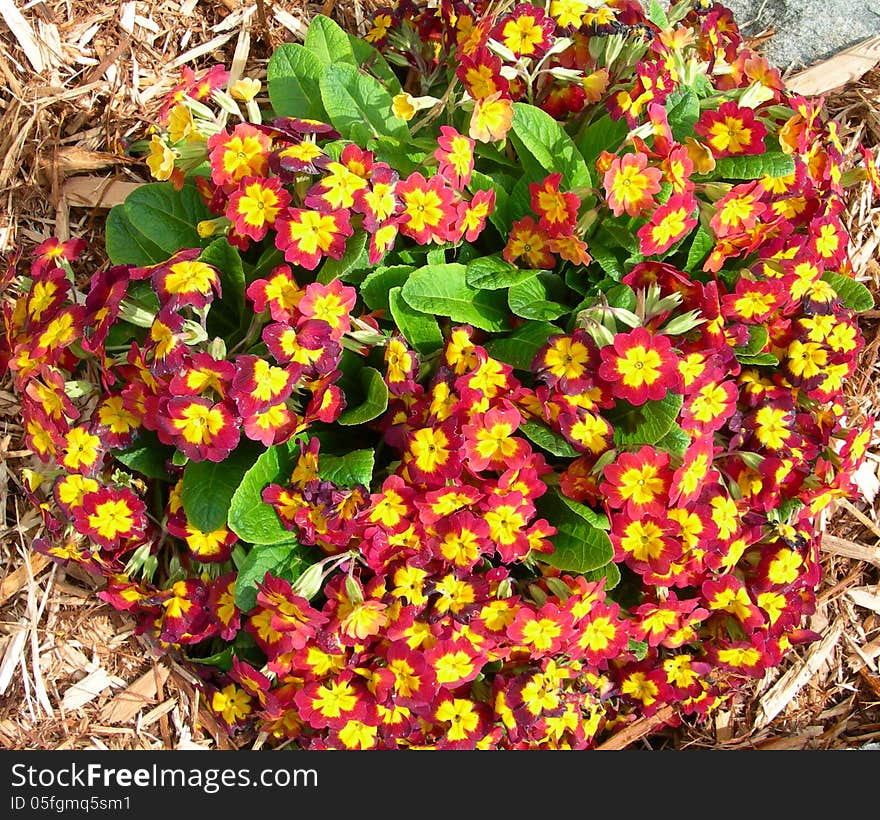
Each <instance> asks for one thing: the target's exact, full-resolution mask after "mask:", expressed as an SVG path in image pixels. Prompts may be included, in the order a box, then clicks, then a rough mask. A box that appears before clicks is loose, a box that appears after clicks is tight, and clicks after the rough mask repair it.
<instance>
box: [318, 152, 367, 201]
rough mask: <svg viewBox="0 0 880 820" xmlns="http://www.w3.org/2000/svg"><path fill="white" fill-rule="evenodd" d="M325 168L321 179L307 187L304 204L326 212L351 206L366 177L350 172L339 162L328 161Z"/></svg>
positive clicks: (365, 181) (364, 184) (364, 185)
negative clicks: (307, 191)
mask: <svg viewBox="0 0 880 820" xmlns="http://www.w3.org/2000/svg"><path fill="white" fill-rule="evenodd" d="M326 170H327V173H326V175H325V176H324V177H322V178H321V181H320V182H318V183H317V184H316V185H314V186H312V188H310V189H309V193H308V196H306V198H305V202H304V204H305V206H306V207H307V208H315V209H316V210H319V211H326V212H328V213H332V212H334V211H340V210H346V209H348V208H351V207H352V206H353V205H354V202H355V195H356V194H357V192H358V191H361V190H363V189H365V188H366V187H367V184H368V183H367V180H366V178H365V177H362V176H359V175H358V174H355V173H352V171H351V170H350V169H349V168H348V167H346V166H345V165H343V164H342V163H341V162H330V163H328V164H327V169H326Z"/></svg>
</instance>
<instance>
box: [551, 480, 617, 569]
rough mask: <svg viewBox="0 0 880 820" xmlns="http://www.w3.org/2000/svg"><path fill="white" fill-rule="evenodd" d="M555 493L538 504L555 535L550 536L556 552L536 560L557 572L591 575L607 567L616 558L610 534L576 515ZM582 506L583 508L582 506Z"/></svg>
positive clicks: (561, 497)
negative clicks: (565, 571) (587, 573)
mask: <svg viewBox="0 0 880 820" xmlns="http://www.w3.org/2000/svg"><path fill="white" fill-rule="evenodd" d="M567 500H569V499H565V498H564V496H562V495H560V494H559V493H558V492H557V491H556V490H551V491H549V492H547V493H545V494H544V495H543V496H541V498H539V499H538V500H537V502H536V506H537V509H538V514H539V515H540V516H541V517H542V518H546V519H547V521H549V522H550V523H551V524H552V525H553V526H554V527H556V530H557V532H556V534H555V535H552V536H550V541H551V543H552V544H553V547H554V549H553V552H552V553H549V554H543V553H541V554H539V555H536V558H537V559H538V560H539V561H543V562H544V563H545V564H550V565H551V566H553V567H556V568H557V569H562V570H568V571H570V572H589V571H590V570H595V569H598V568H599V567H604V566H605V565H606V564H607V563H608V562H609V561H611V559H612V558H613V557H614V547H613V546H612V544H611V539H610V538H609V537H608V534H607V533H606V532H604V531H603V530H601V529H599V528H598V527H596V526H594V525H593V524H592V523H590V522H589V521H588V520H587V519H586V518H584V517H583V516H581V515H579V514H578V513H577V512H575V511H574V510H573V509H572V508H571V507H570V506H569V505H568V504H567V503H565V502H566V501H567ZM580 506H583V505H580Z"/></svg>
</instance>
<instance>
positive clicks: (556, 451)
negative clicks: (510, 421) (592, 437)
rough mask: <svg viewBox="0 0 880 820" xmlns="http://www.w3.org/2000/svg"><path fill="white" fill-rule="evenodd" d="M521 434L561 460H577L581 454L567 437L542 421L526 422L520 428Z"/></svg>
mask: <svg viewBox="0 0 880 820" xmlns="http://www.w3.org/2000/svg"><path fill="white" fill-rule="evenodd" d="M519 429H520V432H521V433H522V434H523V435H524V436H525V437H526V438H527V439H529V440H530V441H532V442H534V443H535V444H537V445H538V446H539V447H541V448H543V449H544V450H546V451H547V452H548V453H551V454H552V455H554V456H559V457H560V458H576V457H577V456H579V455H580V454H581V453H580V451H579V450H576V449H575V448H574V447H573V446H572V445H571V444H570V443H569V441H568V439H566V438H565V436H563V435H561V434H560V433H557V432H556V431H555V430H551V429H550V428H549V427H548V426H547V425H546V424H542V423H541V422H540V421H531V420H530V421H524V422H523V423H522V424H520V426H519Z"/></svg>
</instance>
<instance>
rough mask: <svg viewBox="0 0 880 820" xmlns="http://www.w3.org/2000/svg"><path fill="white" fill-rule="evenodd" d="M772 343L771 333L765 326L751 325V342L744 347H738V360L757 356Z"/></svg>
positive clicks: (736, 349)
mask: <svg viewBox="0 0 880 820" xmlns="http://www.w3.org/2000/svg"><path fill="white" fill-rule="evenodd" d="M769 341H770V331H769V330H767V328H766V327H765V326H764V325H749V341H748V342H747V343H746V344H745V346H744V347H736V348H734V350H735V351H736V355H737V358H739V357H740V356H745V357H746V358H748V357H749V356H757V355H758V354H759V353H760V352H761V351H762V350H763V349H764V348H765V347H766V346H767V343H768V342H769Z"/></svg>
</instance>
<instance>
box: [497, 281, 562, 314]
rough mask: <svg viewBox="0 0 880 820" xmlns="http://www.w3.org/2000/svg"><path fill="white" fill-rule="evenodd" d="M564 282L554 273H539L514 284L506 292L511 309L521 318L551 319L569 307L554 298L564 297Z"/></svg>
mask: <svg viewBox="0 0 880 820" xmlns="http://www.w3.org/2000/svg"><path fill="white" fill-rule="evenodd" d="M565 292H566V288H565V284H564V283H563V281H562V279H561V278H560V277H559V276H557V275H556V274H555V273H539V274H537V275H534V276H532V278H531V279H526V280H525V281H523V282H520V283H519V284H518V285H514V286H513V287H512V288H510V290H509V291H508V293H507V301H508V304H509V305H510V309H511V311H513V312H514V313H515V314H516V315H517V316H521V317H522V318H523V319H537V320H539V321H552V320H553V319H558V318H559V317H560V316H562V315H563V314H565V313H568V312H569V310H570V309H571V308H569V307H568V306H567V305H565V304H563V303H562V302H559V301H556V299H563V298H565Z"/></svg>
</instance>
